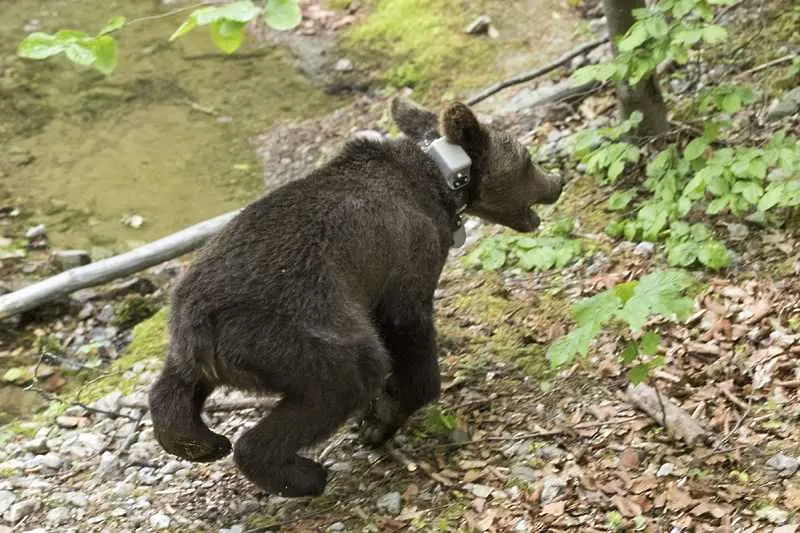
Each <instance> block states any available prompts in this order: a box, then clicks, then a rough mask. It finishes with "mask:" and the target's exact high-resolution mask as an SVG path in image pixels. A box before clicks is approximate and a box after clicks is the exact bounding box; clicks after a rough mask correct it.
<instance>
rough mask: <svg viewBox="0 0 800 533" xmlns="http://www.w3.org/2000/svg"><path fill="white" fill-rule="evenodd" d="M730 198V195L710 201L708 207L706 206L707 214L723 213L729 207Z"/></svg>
mask: <svg viewBox="0 0 800 533" xmlns="http://www.w3.org/2000/svg"><path fill="white" fill-rule="evenodd" d="M729 200H730V198H729V197H728V196H722V197H720V198H714V199H713V200H711V201H710V202H709V203H708V207H706V214H707V215H716V214H718V213H721V212H722V211H724V210H725V208H726V207H728V202H729Z"/></svg>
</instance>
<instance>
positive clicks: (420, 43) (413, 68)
mask: <svg viewBox="0 0 800 533" xmlns="http://www.w3.org/2000/svg"><path fill="white" fill-rule="evenodd" d="M372 4H373V8H374V10H373V12H372V13H371V14H370V15H369V16H368V17H367V19H366V20H365V21H364V23H362V24H361V25H359V26H357V27H355V28H353V29H352V30H350V31H349V32H348V33H347V34H346V35H345V38H344V40H343V42H342V45H343V47H344V48H345V49H346V50H347V51H348V53H349V54H350V55H351V56H353V57H355V58H356V59H357V60H358V61H359V62H360V63H362V64H367V65H370V67H375V68H377V69H379V70H382V71H383V77H384V78H385V80H386V81H387V82H388V83H389V84H390V85H392V86H395V87H411V88H413V89H414V90H415V93H416V95H415V96H417V97H418V98H421V97H422V96H423V95H422V92H423V91H424V92H425V94H424V97H425V98H435V96H434V95H436V94H437V93H438V94H441V92H442V91H443V90H444V89H445V88H447V87H453V86H454V87H467V86H475V85H480V84H482V83H484V82H485V81H486V79H487V74H486V67H488V65H490V64H491V62H492V59H493V58H494V57H495V54H496V52H497V50H499V45H498V44H497V43H496V42H494V41H492V40H490V39H488V38H485V37H475V36H470V35H465V34H464V32H463V28H464V26H465V25H466V24H468V23H469V22H470V20H471V19H472V18H474V17H475V16H477V15H479V14H480V12H479V8H480V6H479V5H478V6H473V5H470V6H469V7H467V8H466V9H465V8H464V6H463V4H462V3H461V2H458V1H456V0H383V1H380V2H372Z"/></svg>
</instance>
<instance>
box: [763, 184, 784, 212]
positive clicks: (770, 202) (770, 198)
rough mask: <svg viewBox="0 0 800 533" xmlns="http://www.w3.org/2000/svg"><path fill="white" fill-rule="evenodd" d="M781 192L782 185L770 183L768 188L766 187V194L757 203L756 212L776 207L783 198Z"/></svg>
mask: <svg viewBox="0 0 800 533" xmlns="http://www.w3.org/2000/svg"><path fill="white" fill-rule="evenodd" d="M783 192H784V186H783V183H771V184H770V185H769V187H767V192H765V193H764V196H762V197H761V200H759V201H758V210H759V211H767V210H768V209H772V208H773V207H775V206H776V205H778V202H780V201H781V198H782V197H783Z"/></svg>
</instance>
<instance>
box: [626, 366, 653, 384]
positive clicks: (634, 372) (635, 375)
mask: <svg viewBox="0 0 800 533" xmlns="http://www.w3.org/2000/svg"><path fill="white" fill-rule="evenodd" d="M648 374H650V367H649V366H648V365H636V366H634V367H633V368H631V369H630V370H629V371H628V380H629V381H630V382H631V383H632V384H634V385H638V384H639V383H643V382H644V381H645V380H646V379H647V376H648Z"/></svg>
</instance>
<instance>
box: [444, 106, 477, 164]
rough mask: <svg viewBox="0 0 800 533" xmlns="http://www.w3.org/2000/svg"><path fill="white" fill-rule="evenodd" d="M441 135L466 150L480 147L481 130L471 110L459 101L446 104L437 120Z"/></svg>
mask: <svg viewBox="0 0 800 533" xmlns="http://www.w3.org/2000/svg"><path fill="white" fill-rule="evenodd" d="M439 124H440V127H441V132H442V135H444V136H445V138H446V139H447V140H448V141H449V142H451V143H453V144H457V145H459V146H461V147H462V148H464V149H465V150H467V151H468V152H469V151H470V150H471V149H472V150H476V149H478V148H480V145H481V139H483V131H482V130H481V125H480V123H479V122H478V119H477V117H476V116H475V114H474V113H473V112H472V110H471V109H470V108H469V107H467V106H466V105H465V104H463V103H461V102H455V103H453V104H450V105H448V106H447V108H446V109H445V110H444V111H443V112H442V116H441V119H440V121H439Z"/></svg>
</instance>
